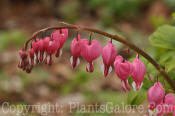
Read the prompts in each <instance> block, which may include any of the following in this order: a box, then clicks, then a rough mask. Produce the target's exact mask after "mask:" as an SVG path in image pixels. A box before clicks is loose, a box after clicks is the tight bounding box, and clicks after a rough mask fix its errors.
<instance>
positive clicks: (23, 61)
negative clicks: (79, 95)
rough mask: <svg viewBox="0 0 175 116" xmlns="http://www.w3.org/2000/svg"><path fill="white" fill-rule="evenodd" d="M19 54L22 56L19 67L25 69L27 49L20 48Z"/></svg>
mask: <svg viewBox="0 0 175 116" xmlns="http://www.w3.org/2000/svg"><path fill="white" fill-rule="evenodd" d="M19 56H20V59H19V63H18V67H19V68H22V69H25V66H26V60H27V53H26V51H24V50H19Z"/></svg>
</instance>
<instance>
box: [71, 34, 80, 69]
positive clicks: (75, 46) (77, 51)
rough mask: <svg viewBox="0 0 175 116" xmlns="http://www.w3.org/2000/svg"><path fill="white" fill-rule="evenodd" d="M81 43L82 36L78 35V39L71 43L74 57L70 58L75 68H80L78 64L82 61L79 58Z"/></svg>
mask: <svg viewBox="0 0 175 116" xmlns="http://www.w3.org/2000/svg"><path fill="white" fill-rule="evenodd" d="M80 41H81V38H80V34H78V37H77V38H74V39H73V40H72V43H71V53H72V56H71V58H70V62H71V64H72V67H73V68H75V67H76V66H78V64H79V63H80V59H79V58H78V57H79V56H80V55H81V46H80V44H81V42H80Z"/></svg>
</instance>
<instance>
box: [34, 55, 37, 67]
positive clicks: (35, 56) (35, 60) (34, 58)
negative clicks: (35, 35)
mask: <svg viewBox="0 0 175 116" xmlns="http://www.w3.org/2000/svg"><path fill="white" fill-rule="evenodd" d="M36 60H37V58H36V54H34V65H36Z"/></svg>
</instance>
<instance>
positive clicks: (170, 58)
mask: <svg viewBox="0 0 175 116" xmlns="http://www.w3.org/2000/svg"><path fill="white" fill-rule="evenodd" d="M174 61H175V51H167V52H166V53H164V54H163V55H162V56H161V57H160V60H159V63H160V64H161V65H164V66H165V67H166V71H167V72H169V71H172V70H173V69H174V68H175V65H174Z"/></svg>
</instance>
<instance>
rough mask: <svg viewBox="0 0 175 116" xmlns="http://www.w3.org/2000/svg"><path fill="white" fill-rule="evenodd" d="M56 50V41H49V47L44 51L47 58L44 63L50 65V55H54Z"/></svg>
mask: <svg viewBox="0 0 175 116" xmlns="http://www.w3.org/2000/svg"><path fill="white" fill-rule="evenodd" d="M57 48H58V45H57V43H56V41H50V42H49V45H48V47H47V49H46V51H47V58H46V59H45V63H46V64H48V65H52V54H54V53H55V52H56V50H57Z"/></svg>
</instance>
